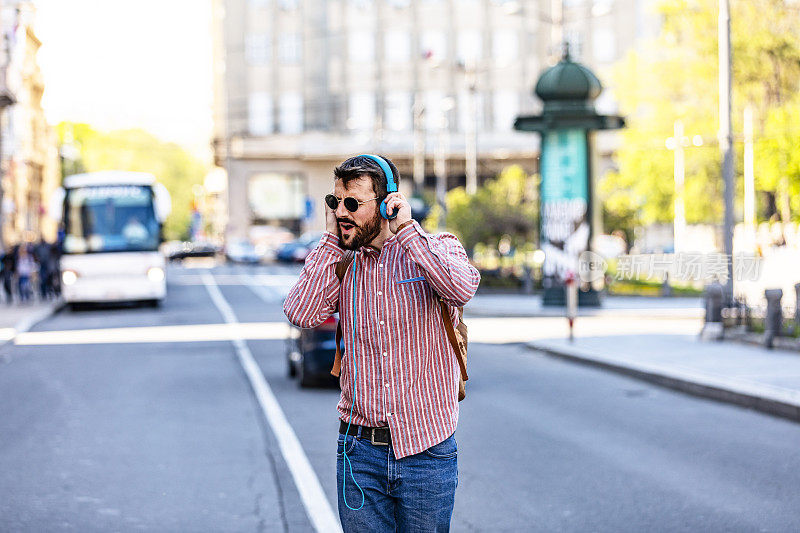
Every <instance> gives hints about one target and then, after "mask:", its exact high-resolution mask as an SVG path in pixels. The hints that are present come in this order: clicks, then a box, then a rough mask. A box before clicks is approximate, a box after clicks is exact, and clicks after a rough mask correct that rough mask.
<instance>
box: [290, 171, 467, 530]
mask: <svg viewBox="0 0 800 533" xmlns="http://www.w3.org/2000/svg"><path fill="white" fill-rule="evenodd" d="M384 160H385V162H387V163H388V166H389V168H390V169H391V172H392V174H393V178H394V181H395V182H397V181H399V176H398V173H397V168H396V167H395V166H394V164H392V163H391V161H389V160H388V159H385V158H384ZM334 176H335V179H334V192H333V195H334V197H335V201H334V200H333V199H330V198H329V199H327V200H326V203H327V202H330V203H332V204H334V205H335V206H336V207H335V209H334V208H332V207H331V206H330V205H326V230H327V231H326V232H325V234H324V235H323V237H322V239H321V240H320V243H319V244H318V245H317V247H316V248H315V249H314V250H313V251H312V252H311V253H310V254H309V255H308V257H307V258H306V261H305V266H304V267H303V270H302V272H301V274H300V278H299V280H298V282H297V284H296V285H295V286H294V287H292V289H291V291H290V292H289V294H288V296H287V297H286V301H285V302H284V306H283V309H284V312H285V313H286V316H287V317H288V318H289V320H290V321H291V322H292V323H294V324H296V325H298V326H300V327H305V328H311V327H315V326H317V325H319V324H321V323H322V322H323V321H324V320H325V319H326V318H328V317H329V316H330V315H331V314H332V313H334V312H335V311H337V309H338V311H339V318H340V320H341V325H342V331H343V339H344V346H345V351H344V357H343V360H342V367H341V376H340V379H339V381H340V385H341V388H342V394H341V398H340V400H339V404H338V406H337V410H338V413H339V419H340V421H341V422H340V428H339V432H340V435H339V440H338V449H337V484H338V490H337V493H338V495H339V502H338V503H339V518H340V520H341V522H342V526H343V528H344V531H345V532H349V531H358V532H363V531H395V530H399V531H447V530H448V529H449V527H450V517H451V515H452V512H453V503H454V498H455V489H456V485H457V484H458V467H457V447H456V440H455V437H454V432H455V429H456V424H457V422H458V379H459V367H458V363H457V360H456V355H455V354H454V353H453V350H452V348H451V346H450V344H449V343H448V340H447V336H446V333H445V329H444V324H443V321H442V317H441V314H440V311H439V305H438V303H437V301H436V297H437V295H438V296H439V297H440V298H442V299H443V300H444V301H445V302H446V303H447V304H449V306H450V308H451V316H452V317H453V318H454V319H455V320H457V313H456V309H455V307H456V306H463V305H464V304H466V303H467V302H468V301H469V300H470V298H472V296H473V295H474V294H475V291H476V290H477V288H478V283H479V281H480V275H479V274H478V271H477V269H475V267H473V266H472V265H470V263H469V261H468V259H467V254H466V252H465V251H464V248H463V246H461V243H459V241H458V239H457V238H456V237H455V236H454V235H452V234H449V233H441V234H437V235H430V234H428V233H426V232H425V231H424V230H423V229H422V228H421V227H420V225H419V223H417V222H416V221H414V220H412V218H411V206H410V205H409V203H408V201H407V200H406V198H405V196H403V194H402V193H400V192H391V193H390V192H388V190H387V184H388V182H387V176H386V174H385V173H384V171H383V170H382V169H381V166H380V165H379V164H378V163H376V161H374V160H373V159H371V158H370V157H364V156H358V157H353V158H350V159H348V160H346V161H345V162H344V163H342V164H341V165H340V166H339V167H337V168H336V169H335V171H334ZM395 190H396V188H395ZM384 199H385V200H386V210H387V212H388V213H389V215H390V216H391V215H392V214H393V213H394V214H396V217H395V218H392V219H388V220H387V219H386V218H383V217H382V216H381V214H380V211H379V206H380V203H381V202H383V201H384ZM352 208H355V209H354V210H353V209H352ZM346 250H352V251H353V252H354V254H353V262H352V264H351V265H350V266H349V268H348V269H347V271H346V272H345V274H344V277H343V279H342V281H341V282H340V281H339V278H338V277H337V275H336V264H337V262H339V261H340V260H341V259H342V258H343V257H344V256H345V251H346ZM378 428H379V429H378ZM345 433H347V434H345Z"/></svg>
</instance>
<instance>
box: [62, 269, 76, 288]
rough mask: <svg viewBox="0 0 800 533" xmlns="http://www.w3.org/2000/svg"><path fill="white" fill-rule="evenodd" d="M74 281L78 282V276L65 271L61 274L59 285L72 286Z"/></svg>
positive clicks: (70, 271)
mask: <svg viewBox="0 0 800 533" xmlns="http://www.w3.org/2000/svg"><path fill="white" fill-rule="evenodd" d="M76 281H78V274H76V273H75V272H73V271H72V270H65V271H64V272H62V273H61V283H63V284H64V285H72V284H73V283H75V282H76Z"/></svg>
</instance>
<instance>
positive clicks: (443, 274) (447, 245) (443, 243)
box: [397, 220, 481, 307]
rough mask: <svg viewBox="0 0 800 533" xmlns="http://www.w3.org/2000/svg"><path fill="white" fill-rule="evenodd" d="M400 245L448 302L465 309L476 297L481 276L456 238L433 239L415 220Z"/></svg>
mask: <svg viewBox="0 0 800 533" xmlns="http://www.w3.org/2000/svg"><path fill="white" fill-rule="evenodd" d="M397 242H398V243H399V244H400V245H401V246H402V247H403V249H404V250H405V251H406V252H407V253H408V254H409V255H410V256H411V258H412V259H413V260H414V262H415V263H417V264H418V265H419V266H420V267H421V268H422V269H423V270H424V271H425V273H426V276H425V279H426V280H427V281H428V283H429V284H430V285H431V287H433V290H435V291H436V293H437V294H438V295H439V296H440V297H441V298H442V299H443V300H444V301H445V302H447V303H449V304H451V305H455V306H458V307H461V306H463V305H465V304H466V303H467V302H468V301H469V300H470V299H471V298H472V297H473V296H474V295H475V291H477V290H478V284H479V283H480V281H481V275H480V273H479V272H478V269H476V268H475V267H474V266H472V265H471V264H470V262H469V259H468V258H467V252H466V251H465V250H464V247H463V246H461V243H460V242H458V239H457V238H456V236H455V235H453V234H452V233H440V234H438V235H430V234H428V233H426V232H425V231H424V230H423V229H422V227H420V225H419V223H418V222H417V221H416V220H415V221H412V222H411V224H409V225H407V226H405V227H404V228H403V229H401V230H399V231H398V232H397Z"/></svg>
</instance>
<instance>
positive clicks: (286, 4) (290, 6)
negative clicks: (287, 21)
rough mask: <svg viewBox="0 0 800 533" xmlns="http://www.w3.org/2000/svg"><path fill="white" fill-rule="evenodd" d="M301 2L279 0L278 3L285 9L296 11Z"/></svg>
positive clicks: (296, 0)
mask: <svg viewBox="0 0 800 533" xmlns="http://www.w3.org/2000/svg"><path fill="white" fill-rule="evenodd" d="M299 3H300V2H299V0H278V5H279V6H280V8H281V9H283V10H284V11H294V10H295V9H297V6H298V4H299Z"/></svg>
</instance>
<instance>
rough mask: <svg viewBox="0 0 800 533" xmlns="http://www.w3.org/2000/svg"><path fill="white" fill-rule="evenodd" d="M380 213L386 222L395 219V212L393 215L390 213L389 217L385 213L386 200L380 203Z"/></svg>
mask: <svg viewBox="0 0 800 533" xmlns="http://www.w3.org/2000/svg"><path fill="white" fill-rule="evenodd" d="M380 211H381V216H382V217H383V218H385V219H386V220H392V219H393V218H396V217H397V212H396V211H395V212H394V213H392V214H391V215H390V214H389V213H387V212H386V200H384V201H382V202H381V208H380Z"/></svg>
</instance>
